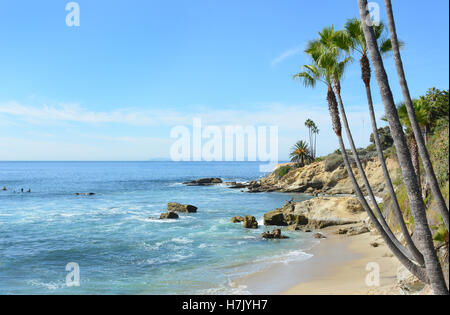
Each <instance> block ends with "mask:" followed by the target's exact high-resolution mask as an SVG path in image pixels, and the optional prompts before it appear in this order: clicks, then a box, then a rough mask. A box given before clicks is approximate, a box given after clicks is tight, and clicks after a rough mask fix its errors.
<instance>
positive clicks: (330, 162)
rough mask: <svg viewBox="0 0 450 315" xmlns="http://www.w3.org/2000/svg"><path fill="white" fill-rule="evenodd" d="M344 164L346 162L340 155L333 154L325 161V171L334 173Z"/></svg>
mask: <svg viewBox="0 0 450 315" xmlns="http://www.w3.org/2000/svg"><path fill="white" fill-rule="evenodd" d="M343 163H344V160H343V158H342V156H341V155H340V154H332V155H329V156H327V157H326V159H325V171H327V172H333V171H334V170H335V169H337V168H338V167H340V166H341V165H342V164H343Z"/></svg>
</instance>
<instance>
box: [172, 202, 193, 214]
mask: <svg viewBox="0 0 450 315" xmlns="http://www.w3.org/2000/svg"><path fill="white" fill-rule="evenodd" d="M167 210H168V211H169V212H184V213H196V212H197V210H198V208H197V207H195V206H192V205H183V204H180V203H177V202H169V203H168V204H167Z"/></svg>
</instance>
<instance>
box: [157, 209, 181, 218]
mask: <svg viewBox="0 0 450 315" xmlns="http://www.w3.org/2000/svg"><path fill="white" fill-rule="evenodd" d="M179 217H180V216H179V215H178V214H177V213H175V212H171V211H169V212H167V213H163V214H161V216H160V218H159V219H160V220H167V219H171V220H176V219H178V218H179Z"/></svg>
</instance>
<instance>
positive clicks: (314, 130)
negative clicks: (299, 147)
mask: <svg viewBox="0 0 450 315" xmlns="http://www.w3.org/2000/svg"><path fill="white" fill-rule="evenodd" d="M312 132H313V135H314V148H313V157H314V158H316V156H317V136H318V135H319V133H320V130H319V128H317V126H316V125H315V124H314V126H313V129H312Z"/></svg>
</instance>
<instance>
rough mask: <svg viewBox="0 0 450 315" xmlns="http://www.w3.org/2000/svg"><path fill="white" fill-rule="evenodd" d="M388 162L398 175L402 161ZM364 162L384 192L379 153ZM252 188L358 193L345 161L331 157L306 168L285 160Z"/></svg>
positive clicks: (377, 188)
mask: <svg viewBox="0 0 450 315" xmlns="http://www.w3.org/2000/svg"><path fill="white" fill-rule="evenodd" d="M386 162H387V166H388V169H389V171H390V173H391V175H395V170H396V169H397V168H398V163H397V162H396V161H395V160H393V159H387V161H386ZM362 164H363V167H364V170H365V172H366V174H367V177H368V180H369V182H370V184H371V185H372V188H373V190H374V192H375V194H377V195H379V196H381V195H382V194H383V191H384V189H385V181H384V177H383V172H382V169H381V165H380V162H379V161H378V159H377V158H376V157H370V158H366V159H364V160H363V161H362ZM352 167H353V172H354V173H355V176H356V178H357V180H358V182H359V183H361V188H363V192H364V193H365V192H366V191H365V187H364V185H363V183H362V179H361V176H360V174H359V171H358V169H357V167H356V165H355V164H353V165H352ZM280 169H281V170H283V169H284V170H287V172H286V174H283V173H281V176H280ZM250 190H251V191H253V192H255V191H278V192H298V193H310V194H326V195H352V194H354V193H355V190H354V188H353V185H352V183H351V181H350V178H349V177H348V174H347V171H346V170H345V167H344V165H343V163H342V161H339V160H331V161H330V159H327V160H323V161H320V162H315V163H312V164H309V165H306V166H305V167H302V168H294V165H293V163H286V164H281V165H279V166H278V167H277V168H276V169H275V171H274V172H273V173H271V174H270V175H269V176H268V177H265V178H262V179H261V180H260V187H254V188H253V189H252V188H251V189H250Z"/></svg>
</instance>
